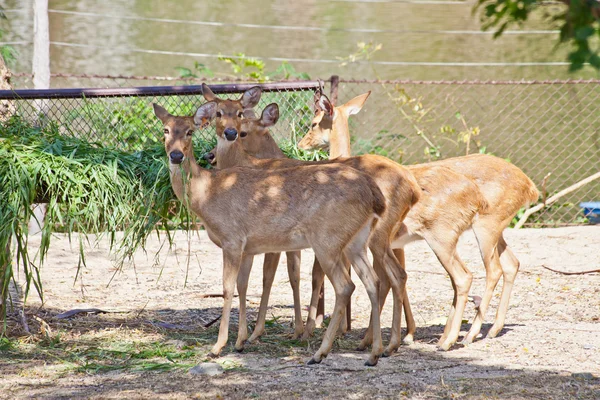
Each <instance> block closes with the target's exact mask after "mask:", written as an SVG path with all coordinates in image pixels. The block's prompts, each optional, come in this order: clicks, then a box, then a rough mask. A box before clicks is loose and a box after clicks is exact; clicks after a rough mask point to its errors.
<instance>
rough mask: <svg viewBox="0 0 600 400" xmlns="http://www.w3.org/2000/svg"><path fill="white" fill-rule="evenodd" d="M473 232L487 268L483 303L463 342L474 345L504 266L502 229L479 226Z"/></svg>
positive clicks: (474, 227) (474, 226)
mask: <svg viewBox="0 0 600 400" xmlns="http://www.w3.org/2000/svg"><path fill="white" fill-rule="evenodd" d="M496 226H497V225H496ZM473 232H474V233H475V237H476V238H477V242H478V243H479V249H480V251H481V257H482V258H483V265H484V266H485V272H486V276H485V291H484V293H483V297H482V298H481V303H480V304H479V308H478V310H477V314H476V315H475V319H474V320H473V324H472V325H471V329H470V330H469V333H467V336H465V338H464V339H463V341H462V342H463V343H464V344H468V343H472V342H473V340H475V338H476V337H477V335H478V334H479V332H480V331H481V325H482V324H483V320H484V318H485V313H486V311H487V308H488V306H489V304H490V301H491V300H492V296H493V294H494V289H495V288H496V285H497V284H498V281H499V280H500V277H501V276H502V266H501V265H500V257H499V254H498V240H499V237H500V235H501V233H502V229H500V230H499V231H498V230H496V229H486V228H485V227H484V226H481V225H479V224H477V226H476V225H473Z"/></svg>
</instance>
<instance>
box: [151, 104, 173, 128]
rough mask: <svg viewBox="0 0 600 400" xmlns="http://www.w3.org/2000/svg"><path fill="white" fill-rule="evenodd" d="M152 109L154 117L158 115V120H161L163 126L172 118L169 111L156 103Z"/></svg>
mask: <svg viewBox="0 0 600 400" xmlns="http://www.w3.org/2000/svg"><path fill="white" fill-rule="evenodd" d="M152 108H153V109H154V115H156V118H158V119H160V121H161V122H162V123H163V124H164V123H165V122H166V120H167V118H169V117H170V116H171V114H169V112H168V111H167V110H165V109H164V108H163V107H161V106H159V105H158V104H156V103H152Z"/></svg>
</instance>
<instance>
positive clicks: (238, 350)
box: [235, 346, 244, 353]
mask: <svg viewBox="0 0 600 400" xmlns="http://www.w3.org/2000/svg"><path fill="white" fill-rule="evenodd" d="M235 351H236V352H237V353H243V352H244V346H242V347H237V346H236V347H235Z"/></svg>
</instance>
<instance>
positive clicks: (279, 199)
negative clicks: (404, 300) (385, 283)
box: [154, 101, 386, 365]
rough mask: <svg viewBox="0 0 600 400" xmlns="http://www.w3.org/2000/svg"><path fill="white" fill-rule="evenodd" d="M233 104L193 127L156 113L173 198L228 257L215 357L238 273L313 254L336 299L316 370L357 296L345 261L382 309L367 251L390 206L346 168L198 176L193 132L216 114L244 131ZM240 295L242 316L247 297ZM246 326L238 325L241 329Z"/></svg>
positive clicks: (218, 107)
mask: <svg viewBox="0 0 600 400" xmlns="http://www.w3.org/2000/svg"><path fill="white" fill-rule="evenodd" d="M231 104H234V105H235V106H234V107H228V106H229V105H230V103H229V101H226V102H223V103H221V104H217V103H215V102H209V103H206V104H204V105H203V106H201V107H200V108H199V109H198V111H197V112H196V114H195V116H194V118H193V119H191V118H181V117H174V116H172V115H171V114H169V113H168V112H167V111H166V110H165V109H164V108H162V107H160V106H158V105H154V112H155V114H156V116H157V117H158V119H160V120H161V121H162V123H163V126H164V139H165V149H166V153H167V155H168V159H169V165H170V171H171V174H170V176H171V184H172V187H173V190H174V192H175V194H176V196H177V198H178V199H180V200H181V201H182V202H183V203H184V204H185V205H186V206H188V207H189V208H190V209H191V210H192V211H193V212H194V213H195V214H197V215H198V216H199V217H200V218H201V220H202V223H203V225H204V227H205V229H206V231H207V233H208V236H209V238H210V239H211V241H213V242H214V243H215V244H216V245H218V246H219V247H221V248H222V250H223V297H224V305H223V314H222V317H221V324H220V327H219V335H218V339H217V342H216V343H215V345H214V346H213V348H212V350H211V355H213V356H217V355H219V354H220V352H221V350H222V348H223V347H224V346H225V344H226V343H227V335H228V328H229V318H230V311H231V303H232V299H233V293H234V289H235V285H236V281H237V283H238V290H239V289H240V287H242V288H243V284H244V283H243V282H240V277H241V275H240V270H241V269H243V268H246V267H247V264H248V262H249V259H250V256H252V255H255V254H260V253H273V252H281V251H290V250H296V251H297V250H301V249H304V248H308V247H312V248H313V249H314V251H315V254H316V255H317V257H318V258H319V260H320V261H321V264H322V266H323V269H324V270H325V273H326V274H327V277H328V278H329V279H330V280H331V282H332V284H333V286H334V288H335V294H336V300H335V306H334V311H333V315H332V319H331V322H330V325H329V327H328V328H327V331H326V332H325V335H324V338H323V341H322V343H321V346H320V348H319V349H318V350H317V352H316V353H315V354H314V356H313V358H312V359H311V360H310V361H309V364H313V363H319V362H321V361H322V359H323V358H324V357H325V356H326V355H327V354H328V353H329V351H330V350H331V347H332V345H333V339H334V337H335V333H336V331H337V328H338V326H339V324H340V320H341V318H342V311H343V309H344V307H345V305H346V303H347V302H348V301H349V298H350V295H351V294H352V292H353V290H354V285H353V283H352V281H351V280H350V277H349V275H348V272H347V270H346V268H345V267H344V264H343V262H342V258H343V257H347V258H348V260H350V262H351V263H352V265H353V267H354V268H355V270H356V272H357V274H358V275H359V277H360V278H361V280H362V281H363V282H364V283H365V286H366V287H367V288H368V289H367V291H368V293H369V298H370V300H371V304H372V307H373V308H374V309H377V308H378V307H379V303H378V295H377V286H378V282H377V281H378V280H377V277H376V276H375V274H374V273H373V271H372V267H371V266H370V264H369V260H368V258H367V252H366V246H367V242H368V239H369V236H370V233H371V231H372V229H373V226H374V225H375V221H376V220H377V219H378V218H379V217H380V216H381V215H383V214H384V213H385V207H386V205H385V198H384V197H383V195H382V193H381V191H380V190H379V187H378V186H377V185H376V184H375V183H374V182H373V180H372V179H371V178H370V177H369V176H367V175H365V174H363V173H360V172H358V171H356V170H355V169H352V168H350V167H347V166H344V165H337V164H334V165H313V166H301V167H295V168H287V169H278V170H268V171H266V170H258V169H249V168H229V169H225V170H218V171H216V170H206V169H203V168H201V167H200V166H199V165H198V164H197V163H196V160H195V158H194V153H193V149H192V135H193V132H194V130H195V129H196V127H197V126H203V125H206V124H207V123H208V121H210V119H212V118H213V117H214V116H215V115H217V113H220V115H221V117H220V118H219V119H220V120H221V121H218V122H217V125H219V124H224V125H225V126H227V125H228V123H227V122H225V121H223V120H229V121H234V122H235V121H237V122H236V123H239V121H240V116H241V115H242V113H243V108H242V105H241V102H239V101H238V102H234V101H231ZM309 200H310V201H311V202H312V203H311V202H309ZM315 204H316V206H315ZM242 275H243V274H242ZM239 294H240V313H242V311H244V312H245V294H246V293H245V292H244V293H242V292H241V291H240V293H239ZM243 297H244V301H242V298H243ZM242 322H243V320H242V319H241V318H240V325H242ZM373 325H374V331H375V339H374V345H373V349H372V351H371V354H370V356H369V359H368V360H367V362H366V364H367V365H375V364H376V363H377V360H378V359H379V357H380V355H381V353H382V352H383V345H382V343H381V335H380V333H378V332H377V331H378V330H380V328H379V318H374V319H373Z"/></svg>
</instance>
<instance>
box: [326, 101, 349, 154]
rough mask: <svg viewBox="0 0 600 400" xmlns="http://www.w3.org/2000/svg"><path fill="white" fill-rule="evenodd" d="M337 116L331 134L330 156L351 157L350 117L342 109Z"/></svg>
mask: <svg viewBox="0 0 600 400" xmlns="http://www.w3.org/2000/svg"><path fill="white" fill-rule="evenodd" d="M337 113H338V115H337V118H335V119H334V121H333V124H332V125H331V133H330V135H329V158H330V159H333V158H338V157H350V156H351V150H350V131H349V129H348V117H347V116H345V115H344V114H343V113H342V112H341V111H337Z"/></svg>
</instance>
